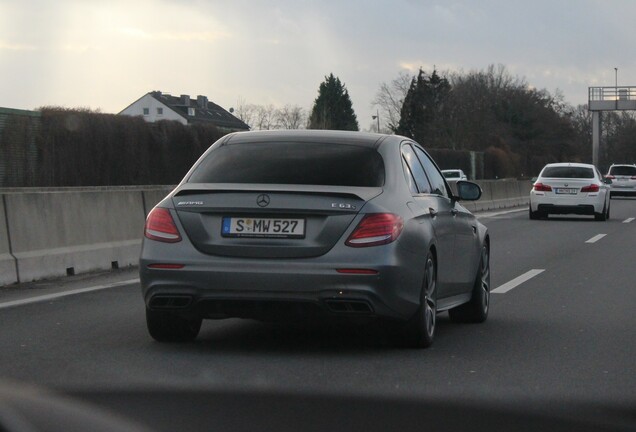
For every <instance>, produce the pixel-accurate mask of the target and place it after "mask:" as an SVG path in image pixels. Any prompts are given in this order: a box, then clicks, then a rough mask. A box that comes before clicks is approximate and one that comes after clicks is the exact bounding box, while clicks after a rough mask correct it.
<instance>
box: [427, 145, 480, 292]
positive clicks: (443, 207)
mask: <svg viewBox="0 0 636 432" xmlns="http://www.w3.org/2000/svg"><path fill="white" fill-rule="evenodd" d="M414 148H415V153H416V154H417V157H418V159H419V160H420V162H421V163H422V166H423V167H424V170H425V171H426V175H427V177H428V179H429V181H430V184H431V187H432V191H431V194H432V196H434V197H435V198H436V200H437V203H438V206H439V211H438V215H440V214H442V215H443V217H445V218H448V229H449V230H450V231H451V232H452V235H453V239H454V241H453V256H452V260H451V261H450V262H449V263H445V265H444V267H442V268H443V269H444V270H445V271H446V272H448V273H447V274H445V275H444V277H445V278H447V279H448V281H449V286H450V287H449V291H450V292H449V294H460V293H463V292H465V291H466V290H467V289H468V288H469V287H471V286H472V282H473V279H474V277H475V270H476V269H477V264H478V262H477V260H478V259H479V253H478V250H479V247H480V246H479V243H478V238H477V222H476V220H475V217H474V216H473V215H472V214H471V213H470V212H469V211H468V210H466V209H465V208H463V207H462V206H461V205H460V204H459V203H458V202H456V201H453V200H452V199H451V192H450V190H449V189H448V187H447V185H446V182H445V181H444V177H443V176H442V174H441V172H440V171H439V169H438V168H437V166H436V165H435V164H434V163H433V160H432V159H431V158H430V157H429V156H428V155H427V154H426V152H424V150H423V149H421V148H420V147H418V146H416V145H415V146H414Z"/></svg>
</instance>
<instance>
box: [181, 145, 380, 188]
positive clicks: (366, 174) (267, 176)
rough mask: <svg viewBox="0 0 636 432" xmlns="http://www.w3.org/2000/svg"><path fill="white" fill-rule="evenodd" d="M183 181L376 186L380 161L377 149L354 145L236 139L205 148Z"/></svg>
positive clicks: (378, 178)
mask: <svg viewBox="0 0 636 432" xmlns="http://www.w3.org/2000/svg"><path fill="white" fill-rule="evenodd" d="M188 182H189V183H265V184H305V185H324V186H362V187H377V186H382V185H384V163H383V161H382V156H380V154H379V153H378V152H377V150H375V149H371V148H367V147H361V146H355V145H344V144H328V143H327V144H324V143H290V142H279V143H271V142H267V143H241V144H231V145H226V146H221V147H219V148H218V149H216V150H214V151H212V152H210V153H209V154H208V155H207V157H206V158H205V159H204V160H203V161H202V162H201V163H200V164H199V165H198V166H197V168H196V169H195V170H194V172H193V173H192V175H191V176H190V178H189V179H188Z"/></svg>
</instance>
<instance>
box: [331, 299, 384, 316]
mask: <svg viewBox="0 0 636 432" xmlns="http://www.w3.org/2000/svg"><path fill="white" fill-rule="evenodd" d="M325 303H326V304H327V307H328V308H329V310H330V311H331V312H334V313H338V314H343V313H344V314H370V313H373V308H372V307H371V305H370V304H369V303H368V302H366V301H364V300H340V299H338V300H326V301H325Z"/></svg>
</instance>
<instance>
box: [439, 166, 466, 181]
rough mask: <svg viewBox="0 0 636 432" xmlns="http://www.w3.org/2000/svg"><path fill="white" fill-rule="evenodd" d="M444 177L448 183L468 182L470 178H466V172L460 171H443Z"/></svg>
mask: <svg viewBox="0 0 636 432" xmlns="http://www.w3.org/2000/svg"><path fill="white" fill-rule="evenodd" d="M442 175H444V178H445V179H446V181H459V180H468V177H466V174H464V171H462V170H460V169H448V170H442Z"/></svg>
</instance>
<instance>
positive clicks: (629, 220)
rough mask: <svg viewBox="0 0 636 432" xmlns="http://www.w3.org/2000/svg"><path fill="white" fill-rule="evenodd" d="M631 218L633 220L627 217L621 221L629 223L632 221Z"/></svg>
mask: <svg viewBox="0 0 636 432" xmlns="http://www.w3.org/2000/svg"><path fill="white" fill-rule="evenodd" d="M633 220H634V218H628V219H625V220H624V221H623V223H630V222H631V221H633Z"/></svg>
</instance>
